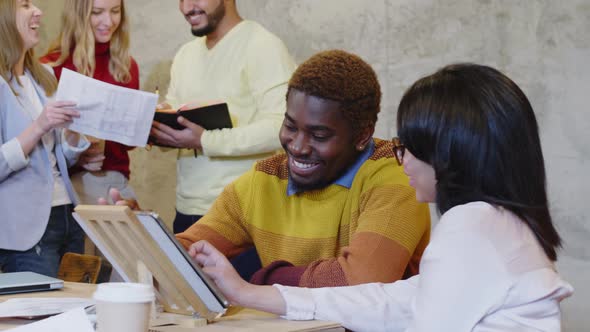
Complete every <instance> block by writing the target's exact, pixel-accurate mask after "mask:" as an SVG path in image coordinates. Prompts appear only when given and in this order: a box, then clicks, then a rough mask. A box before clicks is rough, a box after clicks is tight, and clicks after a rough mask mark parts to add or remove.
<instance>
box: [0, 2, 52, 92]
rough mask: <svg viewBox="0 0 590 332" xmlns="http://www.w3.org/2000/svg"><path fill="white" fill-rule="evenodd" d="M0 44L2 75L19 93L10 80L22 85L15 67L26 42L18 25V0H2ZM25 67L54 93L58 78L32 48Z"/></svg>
mask: <svg viewBox="0 0 590 332" xmlns="http://www.w3.org/2000/svg"><path fill="white" fill-rule="evenodd" d="M0 44H1V45H2V47H0V76H2V78H3V79H4V80H5V81H6V82H7V83H8V85H9V86H10V88H11V90H12V92H13V93H14V94H15V95H17V93H16V91H15V90H14V87H13V86H12V84H11V83H10V82H11V81H12V79H13V78H16V82H17V83H18V84H19V85H21V86H22V84H21V82H20V80H19V79H18V75H15V72H14V69H15V67H16V65H17V64H18V62H19V60H20V59H21V56H22V54H23V53H22V52H23V48H24V42H23V39H22V37H21V35H20V32H19V31H18V28H17V27H16V0H0ZM24 68H25V70H28V71H29V72H30V73H31V75H32V76H33V79H34V80H35V81H36V82H37V83H38V84H39V85H41V87H43V90H45V93H46V94H47V95H48V96H51V95H53V93H54V92H55V90H56V89H57V80H56V79H55V76H53V74H52V73H51V72H49V71H48V70H47V69H45V68H43V65H42V64H41V63H40V62H39V61H38V59H37V57H36V56H35V52H34V51H33V49H32V48H31V49H29V50H27V51H26V53H25V62H24Z"/></svg>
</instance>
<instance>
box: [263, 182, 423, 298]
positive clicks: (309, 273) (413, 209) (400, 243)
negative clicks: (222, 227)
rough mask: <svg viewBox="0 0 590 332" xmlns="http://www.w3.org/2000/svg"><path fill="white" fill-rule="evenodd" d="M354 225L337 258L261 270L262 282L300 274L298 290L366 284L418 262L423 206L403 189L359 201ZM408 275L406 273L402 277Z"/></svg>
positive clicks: (395, 276)
mask: <svg viewBox="0 0 590 332" xmlns="http://www.w3.org/2000/svg"><path fill="white" fill-rule="evenodd" d="M356 220H357V227H356V229H355V231H354V232H353V234H352V236H351V242H350V245H349V246H347V247H344V248H342V250H341V252H340V255H339V256H338V257H335V258H331V259H323V260H318V261H315V262H312V263H311V264H309V265H308V266H306V267H305V269H304V270H303V269H302V267H284V266H282V267H280V268H278V269H276V270H275V271H272V273H269V272H266V274H267V276H266V277H267V280H272V281H281V280H292V279H293V275H294V274H300V275H301V276H300V278H299V283H298V286H301V287H330V286H345V285H355V284H360V283H367V282H393V281H396V280H399V279H401V278H402V277H403V276H404V272H406V270H410V271H417V269H415V268H414V269H412V268H411V267H410V266H409V265H410V264H411V263H413V262H416V263H417V262H418V261H419V257H418V258H417V259H413V257H416V256H421V254H422V252H423V250H424V247H425V246H426V243H427V242H428V237H429V234H430V214H429V211H428V206H427V205H426V204H420V203H418V202H417V201H416V199H415V192H414V190H413V189H412V188H410V187H407V186H399V185H395V186H382V187H377V188H374V189H372V190H370V191H369V192H366V193H364V194H363V195H362V197H361V204H360V208H359V215H358V219H356ZM406 276H408V275H406Z"/></svg>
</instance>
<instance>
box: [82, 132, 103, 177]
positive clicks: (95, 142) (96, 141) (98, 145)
mask: <svg viewBox="0 0 590 332" xmlns="http://www.w3.org/2000/svg"><path fill="white" fill-rule="evenodd" d="M86 138H87V139H88V142H90V144H92V146H91V149H93V150H95V154H94V155H93V156H94V157H97V156H101V157H103V158H104V148H105V140H103V139H100V138H98V137H94V136H89V135H86ZM102 164H103V160H101V161H95V162H92V163H88V164H87V165H86V169H88V170H91V171H100V170H101V169H102Z"/></svg>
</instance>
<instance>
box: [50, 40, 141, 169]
mask: <svg viewBox="0 0 590 332" xmlns="http://www.w3.org/2000/svg"><path fill="white" fill-rule="evenodd" d="M109 46H110V45H109V43H96V44H95V46H94V47H95V61H96V68H95V70H94V76H93V78H95V79H97V80H100V81H103V82H106V83H110V84H114V85H118V86H122V87H126V88H131V89H136V90H138V89H139V67H138V66H137V63H136V62H135V60H134V59H133V58H131V68H130V73H131V81H129V82H128V83H121V82H117V81H115V78H114V77H113V76H112V75H111V73H109V59H110V50H109ZM59 56H60V52H54V53H51V54H46V55H45V56H44V57H42V58H41V62H43V63H49V62H54V61H56V60H57V59H58V58H59ZM62 68H68V69H70V70H74V71H77V69H76V67H75V66H74V63H73V58H72V56H70V57H68V58H67V59H66V61H65V62H64V63H63V64H61V65H59V66H56V67H53V72H54V73H55V77H57V79H58V80H59V78H60V76H61V70H62ZM130 149H132V148H131V147H128V146H126V145H123V144H120V143H117V142H111V141H106V144H105V148H104V154H105V160H104V162H103V165H102V169H103V170H105V171H118V172H121V173H122V174H123V175H125V177H127V178H129V155H128V153H127V151H128V150H130ZM80 170H81V169H80V168H76V169H72V170H70V172H71V173H75V172H77V171H80Z"/></svg>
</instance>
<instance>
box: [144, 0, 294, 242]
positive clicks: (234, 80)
mask: <svg viewBox="0 0 590 332" xmlns="http://www.w3.org/2000/svg"><path fill="white" fill-rule="evenodd" d="M179 8H180V11H181V12H182V14H183V15H184V16H185V18H186V20H187V21H188V23H189V24H190V25H191V31H192V33H193V35H195V36H196V37H197V38H196V39H194V40H192V41H190V42H188V43H186V44H185V45H183V46H182V47H181V49H180V50H179V51H178V53H177V54H176V56H175V58H174V62H173V64H172V68H171V71H170V76H171V80H170V86H169V89H168V94H167V96H166V102H167V103H168V104H169V105H167V106H170V107H172V108H178V107H179V106H180V105H182V104H183V103H188V102H203V103H207V102H208V101H212V100H216V101H223V102H226V103H227V104H228V107H229V112H230V114H231V117H232V121H233V128H232V129H222V130H204V128H202V127H201V126H199V125H196V124H194V123H191V122H189V121H188V120H186V119H183V118H180V119H179V122H180V123H181V124H182V125H183V126H185V127H186V128H185V129H184V130H174V129H172V128H170V127H168V126H165V125H163V124H160V123H157V122H156V123H154V125H153V127H152V133H151V135H152V136H153V137H155V139H156V141H157V142H158V144H162V145H167V146H172V147H176V148H179V150H178V161H177V174H178V176H177V185H176V218H175V220H174V232H175V233H178V232H182V231H184V230H185V229H186V228H188V227H189V226H190V225H192V224H193V223H194V222H196V221H197V220H199V219H200V218H201V217H202V216H203V215H204V214H205V213H207V210H208V209H209V208H210V207H211V205H212V204H213V201H214V200H215V198H217V196H218V195H219V194H220V193H221V191H222V189H223V188H224V187H225V186H226V185H227V184H229V183H230V182H232V181H233V180H235V179H236V178H237V177H238V176H239V175H241V174H243V173H244V172H246V171H247V170H248V169H250V167H252V165H253V163H254V162H255V161H256V160H258V159H261V158H264V157H267V156H269V155H271V154H272V153H273V152H274V151H276V150H278V149H280V147H281V145H280V143H279V140H278V133H279V129H280V126H281V123H282V120H283V114H284V113H285V109H286V106H285V94H286V91H287V82H288V80H289V78H290V76H291V74H292V73H293V71H294V70H295V67H296V65H295V62H294V61H293V59H292V58H291V56H290V55H289V53H288V50H287V48H286V46H285V45H284V44H283V42H282V41H281V40H280V39H279V38H278V37H277V36H275V35H273V34H272V33H270V32H269V31H267V30H266V29H264V28H263V27H262V26H261V25H260V24H258V23H256V22H253V21H249V20H244V19H242V18H241V17H240V15H239V13H238V11H237V8H236V3H235V0H207V1H194V0H180V2H179ZM195 151H197V152H198V157H197V155H196V154H195Z"/></svg>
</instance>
